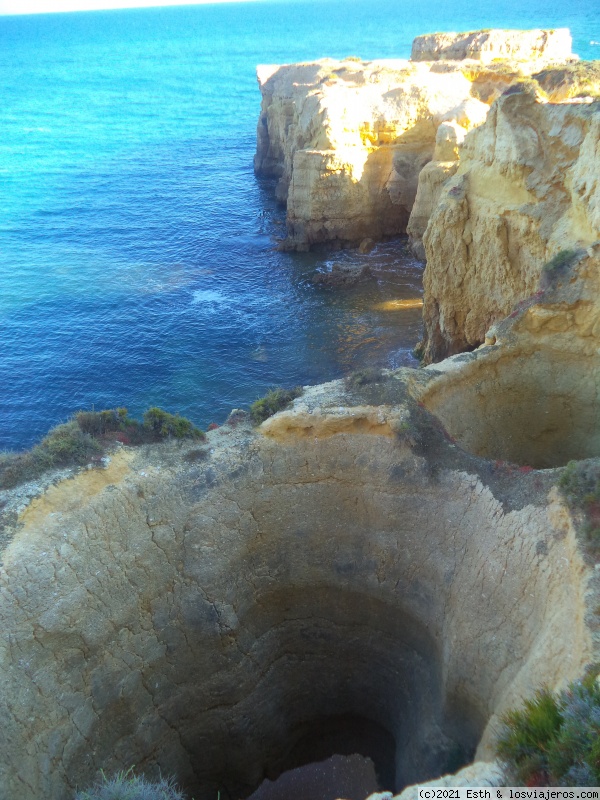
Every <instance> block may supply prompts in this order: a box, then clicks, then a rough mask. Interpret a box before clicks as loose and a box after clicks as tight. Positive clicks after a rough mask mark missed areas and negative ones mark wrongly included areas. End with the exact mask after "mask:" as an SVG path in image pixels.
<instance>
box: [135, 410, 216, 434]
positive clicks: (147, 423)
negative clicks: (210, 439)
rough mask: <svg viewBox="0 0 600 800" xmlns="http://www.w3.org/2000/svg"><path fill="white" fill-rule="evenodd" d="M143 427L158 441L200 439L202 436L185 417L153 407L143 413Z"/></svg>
mask: <svg viewBox="0 0 600 800" xmlns="http://www.w3.org/2000/svg"><path fill="white" fill-rule="evenodd" d="M144 427H145V428H146V429H147V430H149V431H152V432H153V433H154V434H155V436H157V437H158V438H159V439H165V438H167V437H171V436H172V437H173V438H175V439H202V438H204V434H203V433H202V431H201V430H200V429H199V428H196V426H195V425H193V424H192V423H191V422H190V420H189V419H187V417H180V416H179V414H169V413H168V411H163V410H162V408H157V407H156V406H153V407H152V408H149V409H148V411H145V412H144Z"/></svg>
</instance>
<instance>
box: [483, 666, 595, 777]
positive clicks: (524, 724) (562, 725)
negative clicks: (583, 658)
mask: <svg viewBox="0 0 600 800" xmlns="http://www.w3.org/2000/svg"><path fill="white" fill-rule="evenodd" d="M598 672H599V669H598V668H597V667H596V668H594V669H591V670H590V671H589V672H588V673H587V674H586V676H585V677H584V678H583V680H581V681H577V682H575V683H572V684H570V685H569V687H568V688H567V689H566V690H565V691H563V692H561V693H560V694H558V695H556V694H553V693H552V692H550V691H549V690H547V689H542V690H540V691H538V692H537V693H536V694H535V696H534V698H533V699H532V700H527V701H526V702H525V704H524V706H523V708H522V709H519V710H516V711H510V712H508V713H507V714H505V715H504V717H503V718H502V723H503V730H502V732H501V734H500V737H499V739H498V744H497V754H498V756H499V758H500V759H501V760H502V761H504V763H505V764H506V766H507V769H508V773H509V777H510V779H511V780H514V781H516V782H518V783H519V784H521V785H525V786H552V785H554V786H598V785H599V782H600V686H599V685H598Z"/></svg>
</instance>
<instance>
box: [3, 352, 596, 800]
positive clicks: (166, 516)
mask: <svg viewBox="0 0 600 800" xmlns="http://www.w3.org/2000/svg"><path fill="white" fill-rule="evenodd" d="M490 349H492V348H490ZM439 378H440V376H439V372H438V371H436V370H433V371H432V370H429V371H428V370H424V371H421V372H414V371H412V370H400V371H398V372H396V373H390V374H389V375H388V376H386V377H384V378H381V379H379V380H378V381H376V382H374V383H370V384H367V385H365V386H363V387H362V388H354V389H352V390H349V389H347V388H345V385H344V383H343V382H340V381H338V382H334V383H332V384H325V385H323V386H319V387H313V388H312V389H310V390H307V391H306V392H305V394H304V396H303V397H302V398H299V399H298V400H297V401H296V402H295V405H294V408H292V409H290V410H288V411H284V412H282V413H280V414H279V415H277V416H275V417H273V418H271V419H270V420H268V421H267V422H266V423H264V424H263V426H262V428H261V429H260V430H259V431H253V430H252V429H250V428H249V427H245V425H244V424H243V423H241V424H239V425H238V426H237V427H236V428H231V427H229V426H227V425H226V426H223V427H222V428H220V429H218V430H216V431H214V432H212V433H211V434H209V442H208V456H209V457H208V459H205V460H197V458H196V455H195V454H193V453H192V454H191V455H189V456H188V455H186V453H187V451H188V449H189V447H188V448H183V449H182V448H181V447H180V446H178V445H175V444H173V445H161V446H154V447H148V448H146V449H145V450H143V451H138V452H137V453H136V454H132V451H127V450H124V451H123V452H124V453H127V454H130V455H128V457H127V458H126V459H123V458H121V459H117V463H116V464H115V467H114V470H115V471H114V474H113V473H112V472H111V469H113V466H112V464H111V465H109V467H108V468H107V470H108V472H107V473H104V474H105V476H106V477H107V480H108V481H110V482H107V483H105V484H104V486H103V487H102V486H101V484H98V487H97V488H98V491H97V492H96V493H95V494H93V495H90V496H87V495H86V494H85V493H81V491H80V482H81V481H82V480H84V481H85V480H87V477H86V476H87V475H88V474H89V473H84V474H82V475H81V476H79V477H75V478H74V479H73V480H71V481H64V482H62V483H60V484H58V485H57V486H56V487H53V488H51V489H49V490H48V492H47V494H46V495H44V496H42V497H41V498H39V499H38V500H34V501H33V503H32V505H31V506H30V510H29V511H25V512H23V513H22V514H21V517H20V522H21V527H20V528H17V529H16V531H15V535H14V538H13V540H12V542H11V543H10V544H9V545H8V547H7V548H6V550H5V552H4V554H3V560H4V566H3V571H2V573H1V574H0V624H1V625H2V630H3V633H4V636H3V637H2V640H1V641H0V713H1V715H2V720H3V724H2V726H1V728H0V768H1V773H0V785H1V786H2V787H3V788H4V790H5V792H6V794H7V797H10V798H11V800H13V799H16V798H18V800H38V799H39V798H40V797H44V798H45V800H64V798H65V797H66V796H68V794H69V792H70V791H72V790H73V789H74V788H75V786H76V785H77V786H83V785H86V784H88V783H90V781H91V780H92V778H93V777H94V776H95V775H96V774H97V773H98V770H99V769H100V768H102V769H104V770H105V771H107V772H108V773H110V772H112V771H114V770H117V769H123V768H125V769H126V768H128V767H129V766H130V765H131V764H136V766H137V769H140V770H142V771H144V772H145V773H146V775H147V776H148V777H153V776H156V775H157V774H158V772H159V770H160V771H162V773H163V774H175V775H176V777H177V778H178V780H179V781H180V783H182V784H183V786H184V788H186V789H187V790H188V791H189V792H190V794H192V795H193V796H195V797H196V798H197V800H208V799H209V798H210V799H211V800H214V797H215V796H216V793H217V791H220V792H221V796H222V797H226V796H230V797H241V796H244V795H247V794H248V793H249V792H251V791H252V790H253V789H255V788H256V787H257V786H258V785H259V784H260V782H261V781H262V780H263V778H265V777H268V778H274V777H276V776H277V775H278V774H279V773H280V772H281V771H283V770H285V769H288V768H293V767H295V766H298V765H300V764H302V763H306V762H307V761H311V760H314V759H315V758H321V757H323V747H324V740H327V741H328V745H327V746H328V747H329V748H330V750H329V752H330V753H335V752H342V753H344V752H345V753H352V752H358V753H361V754H363V755H366V756H369V757H371V758H372V759H373V761H374V763H375V767H376V769H377V771H378V773H379V774H386V775H388V776H390V775H391V776H393V777H392V778H391V779H390V780H391V781H392V784H391V785H389V784H388V785H387V786H386V785H384V787H383V788H388V789H391V790H399V789H401V788H402V787H403V786H405V785H407V784H412V783H414V782H416V781H421V780H424V779H427V778H430V777H435V776H437V775H439V774H441V773H444V772H449V771H452V770H454V769H456V768H457V767H459V766H461V765H463V764H466V763H468V762H470V761H471V760H472V758H473V755H474V754H475V752H476V753H477V756H478V757H479V758H482V759H489V758H490V756H491V754H492V742H493V738H494V733H495V730H496V727H497V718H498V714H499V713H501V712H502V711H503V710H505V709H507V708H508V707H511V706H513V705H514V704H515V703H516V702H518V701H519V699H520V698H521V697H523V696H527V695H529V694H530V693H531V692H532V691H533V690H534V689H535V688H536V687H537V686H539V684H540V683H542V682H546V683H548V684H549V685H551V686H555V685H556V684H557V683H559V682H561V681H564V680H568V679H572V678H574V677H576V676H577V675H578V674H579V673H580V672H581V669H582V667H583V665H584V664H586V663H587V662H588V661H590V660H592V659H593V658H594V657H597V643H596V642H595V639H594V636H593V631H592V629H591V628H590V625H589V619H590V618H591V616H590V615H591V613H592V612H591V610H592V609H594V608H596V607H597V604H598V600H597V599H596V589H595V588H594V587H595V584H590V579H589V575H590V570H589V568H588V567H587V566H586V564H585V562H584V559H583V557H582V555H581V552H580V549H579V545H578V542H577V537H576V534H575V531H574V528H573V524H572V521H571V517H570V515H569V513H568V511H567V509H566V508H565V506H564V505H563V504H562V502H561V500H560V498H559V496H558V495H557V493H556V490H554V489H552V485H553V483H554V482H555V481H556V473H554V472H552V471H549V472H538V471H536V470H531V471H528V472H526V473H525V474H520V473H518V471H517V472H516V473H515V472H512V471H510V470H506V469H505V468H497V467H495V466H494V465H493V463H491V462H489V461H487V460H485V459H482V458H480V457H478V456H476V455H471V454H469V453H468V452H465V451H462V450H461V449H459V448H457V447H456V446H455V445H454V444H453V443H452V442H451V441H450V440H449V439H448V438H447V437H446V435H445V434H444V432H443V430H442V429H441V427H440V426H439V423H438V422H437V421H436V419H435V418H434V417H432V416H431V415H430V414H429V412H428V411H427V410H426V408H424V407H422V406H420V405H419V404H418V403H417V402H416V401H415V400H414V399H413V398H412V395H411V392H413V393H414V392H416V393H417V394H418V393H419V392H423V391H425V392H426V387H427V385H428V383H429V382H430V381H432V382H433V384H435V382H436V381H437V380H439ZM412 383H414V384H415V387H416V388H413V389H411V390H410V391H409V386H410V385H411V384H412ZM427 402H429V400H427ZM111 476H112V480H111ZM75 498H79V500H77V501H76V500H75Z"/></svg>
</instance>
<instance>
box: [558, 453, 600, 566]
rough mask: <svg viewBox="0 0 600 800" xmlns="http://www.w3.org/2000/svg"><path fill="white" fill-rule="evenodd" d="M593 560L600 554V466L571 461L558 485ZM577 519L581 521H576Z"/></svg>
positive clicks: (598, 463) (591, 462)
mask: <svg viewBox="0 0 600 800" xmlns="http://www.w3.org/2000/svg"><path fill="white" fill-rule="evenodd" d="M558 486H559V489H560V490H561V492H562V493H563V495H564V497H565V499H566V501H567V503H568V505H569V508H570V509H571V510H572V511H574V512H575V514H576V515H578V516H579V518H580V520H581V521H582V522H581V523H580V525H581V527H580V531H581V533H582V534H583V536H584V538H585V541H586V544H587V548H588V550H589V551H590V554H591V555H592V556H597V555H598V553H600V462H599V461H597V460H593V461H569V463H568V464H567V466H566V467H565V468H564V470H563V472H562V475H561V476H560V480H559V482H558ZM576 518H577V517H576Z"/></svg>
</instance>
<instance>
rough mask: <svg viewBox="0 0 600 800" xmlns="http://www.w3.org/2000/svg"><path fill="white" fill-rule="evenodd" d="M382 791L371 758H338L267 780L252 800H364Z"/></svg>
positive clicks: (311, 764)
mask: <svg viewBox="0 0 600 800" xmlns="http://www.w3.org/2000/svg"><path fill="white" fill-rule="evenodd" d="M378 788H379V784H378V782H377V777H376V775H375V768H374V766H373V762H372V761H371V759H370V758H364V756H359V755H357V754H354V755H350V756H340V755H334V756H331V758H328V759H325V760H323V761H317V762H313V763H310V764H306V765H304V766H302V767H297V768H296V769H292V770H289V771H288V772H284V773H283V774H282V775H281V776H280V777H279V778H278V779H277V780H275V781H269V780H266V781H264V782H263V783H262V784H261V785H260V786H259V788H258V789H257V790H256V791H255V792H253V793H252V795H250V797H249V798H248V800H315V798H318V800H337V798H339V797H343V798H344V800H364V798H365V797H368V795H370V794H372V793H373V792H376V791H377V790H378Z"/></svg>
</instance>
